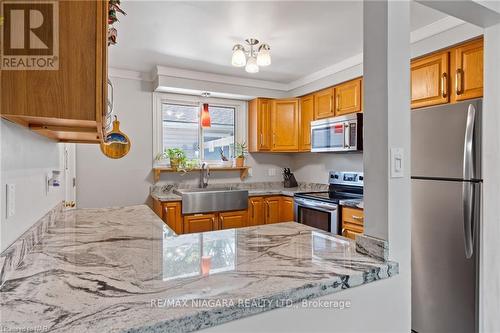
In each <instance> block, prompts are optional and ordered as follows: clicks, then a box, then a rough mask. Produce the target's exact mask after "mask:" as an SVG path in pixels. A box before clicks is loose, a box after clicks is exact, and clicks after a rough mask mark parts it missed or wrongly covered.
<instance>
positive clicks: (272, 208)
mask: <svg viewBox="0 0 500 333" xmlns="http://www.w3.org/2000/svg"><path fill="white" fill-rule="evenodd" d="M280 201H281V197H267V198H264V203H265V218H266V224H270V223H279V222H281V221H280Z"/></svg>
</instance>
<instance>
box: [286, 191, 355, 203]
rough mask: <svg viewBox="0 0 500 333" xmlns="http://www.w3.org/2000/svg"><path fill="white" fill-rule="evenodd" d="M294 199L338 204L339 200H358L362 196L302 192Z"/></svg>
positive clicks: (340, 193) (341, 193)
mask: <svg viewBox="0 0 500 333" xmlns="http://www.w3.org/2000/svg"><path fill="white" fill-rule="evenodd" d="M295 196H296V197H299V198H305V199H314V200H321V201H325V202H333V203H339V201H340V200H346V199H360V198H363V195H359V194H354V193H345V192H304V193H297V194H295Z"/></svg>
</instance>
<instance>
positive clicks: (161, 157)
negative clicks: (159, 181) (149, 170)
mask: <svg viewBox="0 0 500 333" xmlns="http://www.w3.org/2000/svg"><path fill="white" fill-rule="evenodd" d="M167 158H168V154H167V150H166V149H165V150H164V151H163V152H161V153H158V154H157V155H156V157H155V162H156V165H158V166H165V165H167Z"/></svg>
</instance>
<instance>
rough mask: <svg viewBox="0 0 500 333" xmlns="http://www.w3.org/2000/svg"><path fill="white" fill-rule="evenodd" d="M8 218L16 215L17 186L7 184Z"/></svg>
mask: <svg viewBox="0 0 500 333" xmlns="http://www.w3.org/2000/svg"><path fill="white" fill-rule="evenodd" d="M6 197H7V204H6V207H7V209H6V210H7V218H9V217H12V216H14V215H15V214H16V185H14V184H7V195H6Z"/></svg>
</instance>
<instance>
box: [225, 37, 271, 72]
mask: <svg viewBox="0 0 500 333" xmlns="http://www.w3.org/2000/svg"><path fill="white" fill-rule="evenodd" d="M245 42H246V43H247V44H248V46H249V48H248V50H247V49H245V47H244V46H243V45H241V44H236V45H234V46H233V56H232V58H231V64H232V65H233V66H235V67H243V66H245V71H247V72H248V73H258V72H259V66H269V65H270V64H271V53H270V50H271V47H270V46H269V44H265V43H262V44H260V46H259V47H258V48H257V44H259V41H258V40H257V39H254V38H249V39H246V40H245ZM254 48H257V51H256V50H255V49H254Z"/></svg>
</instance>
